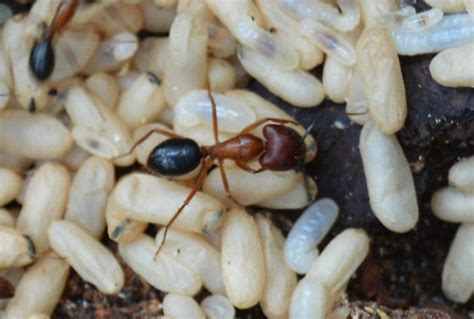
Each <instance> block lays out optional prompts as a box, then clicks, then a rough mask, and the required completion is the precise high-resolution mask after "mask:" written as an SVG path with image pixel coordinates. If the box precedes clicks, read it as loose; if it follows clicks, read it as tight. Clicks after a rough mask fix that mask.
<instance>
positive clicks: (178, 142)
mask: <svg viewBox="0 0 474 319" xmlns="http://www.w3.org/2000/svg"><path fill="white" fill-rule="evenodd" d="M201 158H202V156H201V149H200V148H199V145H197V143H196V142H195V141H193V140H191V139H188V138H171V139H169V140H166V141H163V142H162V143H160V144H158V145H157V146H156V147H155V148H154V149H153V151H152V152H151V154H150V156H149V157H148V161H147V166H148V167H149V168H150V169H152V170H153V171H154V172H156V173H158V174H160V175H164V176H179V175H184V174H187V173H189V172H192V171H193V170H194V169H195V168H196V167H198V166H199V163H200V162H201Z"/></svg>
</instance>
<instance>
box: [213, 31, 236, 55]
mask: <svg viewBox="0 0 474 319" xmlns="http://www.w3.org/2000/svg"><path fill="white" fill-rule="evenodd" d="M207 32H208V35H209V40H208V42H207V45H208V48H209V50H210V52H211V53H212V55H213V56H215V57H216V58H229V57H231V56H232V55H233V54H234V53H235V49H236V48H237V42H236V41H235V39H234V37H233V36H232V34H230V32H229V31H228V30H227V29H226V28H225V27H222V26H221V25H219V24H214V23H210V24H208V25H207Z"/></svg>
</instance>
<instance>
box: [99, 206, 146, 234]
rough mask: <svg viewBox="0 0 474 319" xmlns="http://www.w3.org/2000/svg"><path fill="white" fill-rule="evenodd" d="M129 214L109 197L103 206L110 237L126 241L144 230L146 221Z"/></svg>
mask: <svg viewBox="0 0 474 319" xmlns="http://www.w3.org/2000/svg"><path fill="white" fill-rule="evenodd" d="M129 215H130V212H129V211H128V210H126V209H124V208H122V207H120V206H118V205H117V204H116V203H115V202H114V201H113V200H111V199H110V197H109V200H108V201H107V206H106V208H105V220H106V222H107V234H108V235H109V238H110V239H112V240H113V241H115V242H117V243H128V242H131V241H133V240H134V239H136V238H137V237H138V236H140V235H141V234H142V233H143V232H144V231H145V229H146V227H147V226H148V223H144V222H140V221H137V220H133V219H130V217H129Z"/></svg>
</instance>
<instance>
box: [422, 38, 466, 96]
mask: <svg viewBox="0 0 474 319" xmlns="http://www.w3.org/2000/svg"><path fill="white" fill-rule="evenodd" d="M472 61H474V44H467V45H464V46H461V47H458V48H452V49H448V50H445V51H442V52H441V53H438V54H437V55H436V56H435V57H434V58H433V60H431V63H430V73H431V76H432V77H433V79H434V80H435V81H436V82H438V83H439V84H441V85H444V86H451V87H470V88H474V63H473V62H472Z"/></svg>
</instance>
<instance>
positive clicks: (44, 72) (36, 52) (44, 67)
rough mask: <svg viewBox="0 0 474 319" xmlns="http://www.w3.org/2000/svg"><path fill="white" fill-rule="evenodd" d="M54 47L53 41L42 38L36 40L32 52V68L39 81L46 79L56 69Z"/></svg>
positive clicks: (30, 60) (30, 61)
mask: <svg viewBox="0 0 474 319" xmlns="http://www.w3.org/2000/svg"><path fill="white" fill-rule="evenodd" d="M54 60H55V55H54V48H53V45H52V43H51V41H49V40H47V39H41V40H39V41H35V44H34V45H33V48H32V49H31V53H30V59H29V64H30V70H31V73H33V75H34V77H35V78H36V79H37V80H39V81H44V80H46V79H47V78H49V76H50V75H51V73H53V70H54V64H55V63H54Z"/></svg>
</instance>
